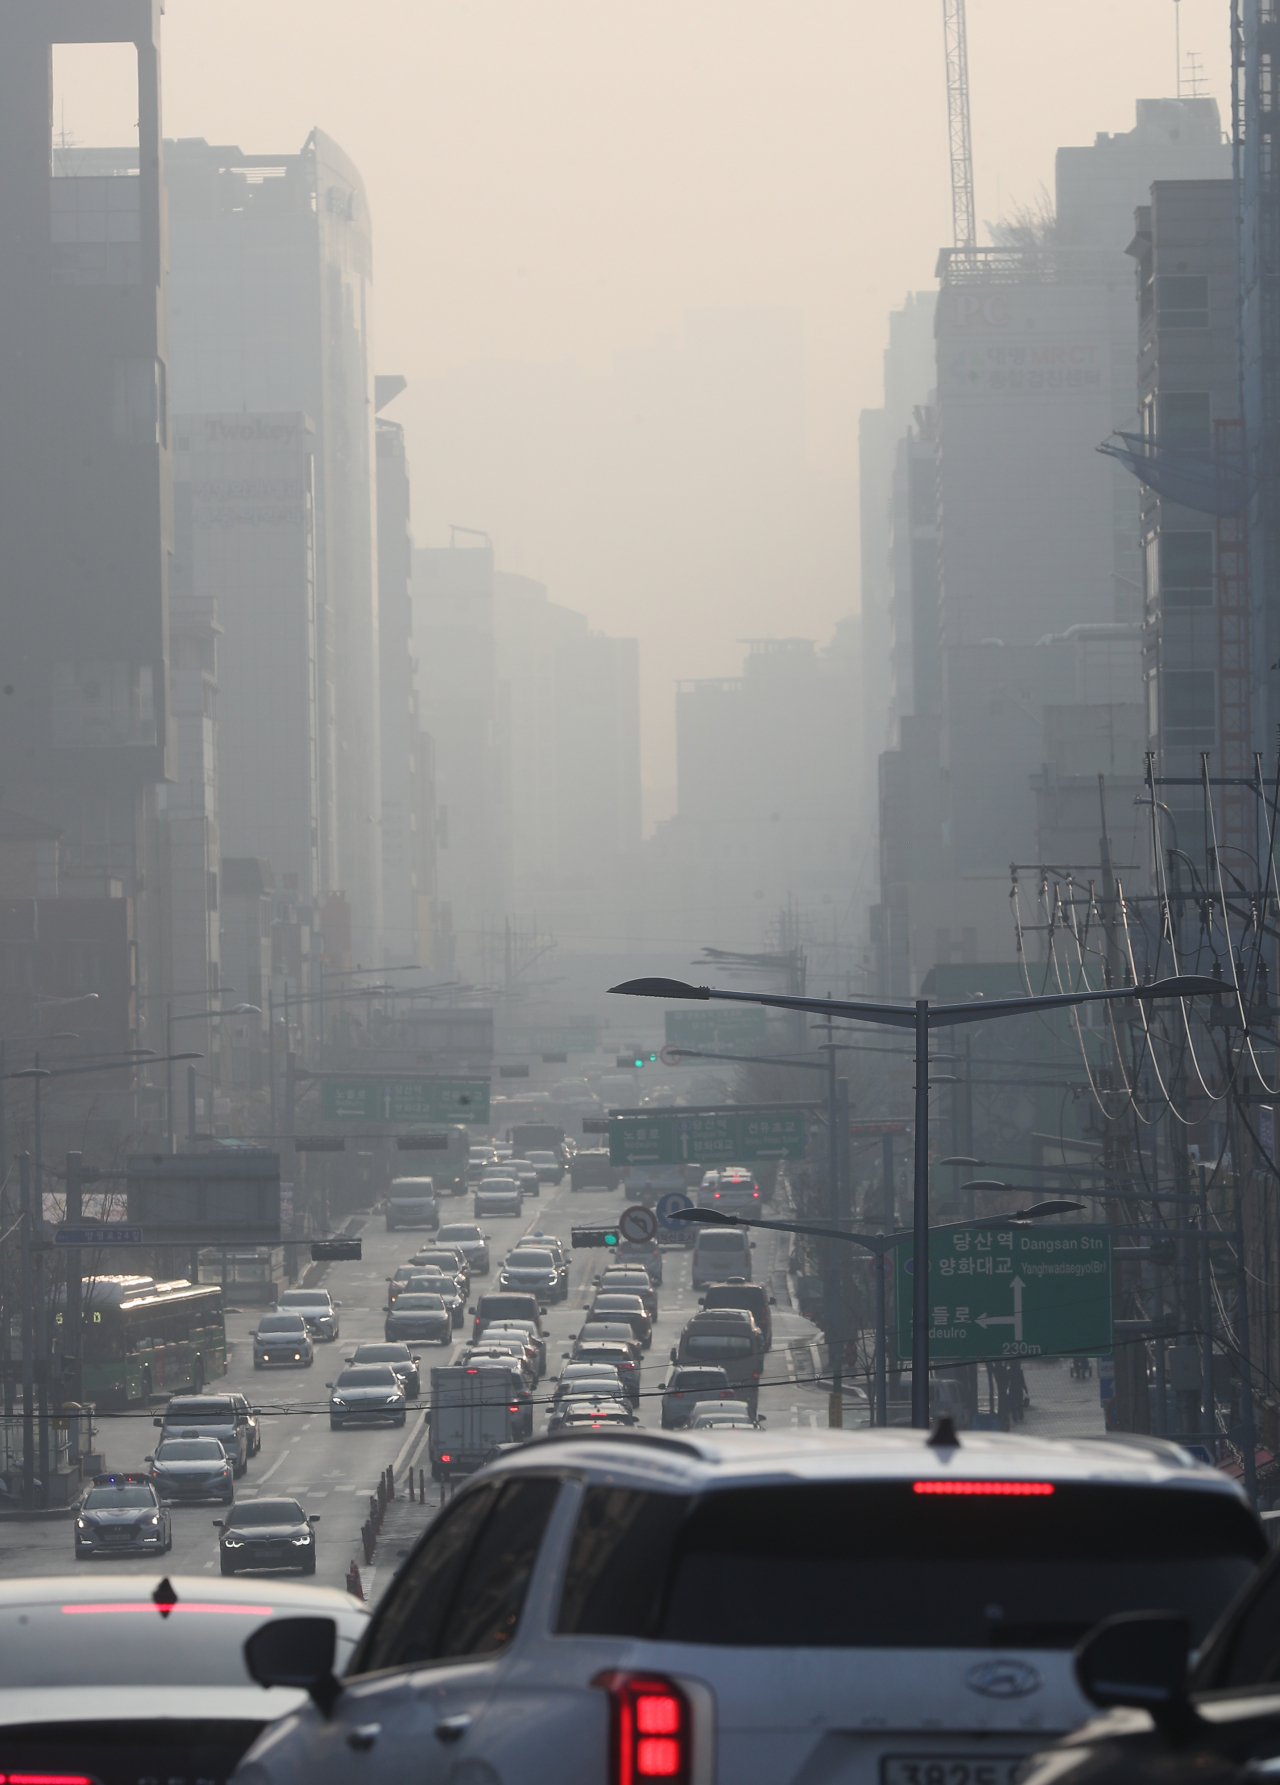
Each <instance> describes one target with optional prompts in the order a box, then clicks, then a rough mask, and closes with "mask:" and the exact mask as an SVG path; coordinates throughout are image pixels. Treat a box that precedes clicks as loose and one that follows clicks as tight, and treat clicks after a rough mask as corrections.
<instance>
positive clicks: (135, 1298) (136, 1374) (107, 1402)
mask: <svg viewBox="0 0 1280 1785" xmlns="http://www.w3.org/2000/svg"><path fill="white" fill-rule="evenodd" d="M82 1295H83V1312H82V1323H83V1326H82V1330H83V1339H82V1367H81V1395H82V1397H83V1398H84V1399H85V1400H86V1401H92V1402H94V1403H95V1404H96V1405H97V1406H99V1407H101V1408H103V1409H109V1408H121V1407H129V1406H146V1405H147V1403H148V1402H149V1401H150V1399H151V1397H152V1396H153V1395H159V1394H165V1395H171V1394H182V1393H184V1392H189V1393H194V1394H199V1392H200V1390H201V1389H202V1388H203V1387H204V1385H205V1383H206V1382H208V1381H210V1380H212V1378H214V1377H215V1376H224V1375H225V1374H226V1370H227V1334H226V1325H225V1322H224V1320H223V1315H222V1289H221V1287H220V1285H218V1284H216V1283H199V1284H197V1283H188V1282H186V1281H185V1279H179V1280H178V1281H177V1282H174V1283H157V1282H156V1281H155V1279H154V1278H152V1277H86V1278H84V1280H83V1289H82ZM61 1299H62V1306H60V1307H59V1308H58V1309H57V1310H56V1312H55V1315H54V1319H55V1321H56V1324H57V1326H58V1328H59V1330H60V1329H61V1327H62V1321H63V1312H64V1309H65V1305H66V1303H65V1296H64V1297H63V1298H61Z"/></svg>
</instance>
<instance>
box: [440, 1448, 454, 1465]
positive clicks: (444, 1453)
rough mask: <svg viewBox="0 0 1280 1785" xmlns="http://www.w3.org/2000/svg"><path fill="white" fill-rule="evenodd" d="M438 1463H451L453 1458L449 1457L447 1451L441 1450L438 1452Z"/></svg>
mask: <svg viewBox="0 0 1280 1785" xmlns="http://www.w3.org/2000/svg"><path fill="white" fill-rule="evenodd" d="M440 1461H441V1462H442V1463H451V1462H452V1461H453V1458H452V1457H451V1456H450V1455H449V1453H448V1451H447V1450H442V1451H441V1452H440Z"/></svg>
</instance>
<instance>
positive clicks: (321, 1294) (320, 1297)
mask: <svg viewBox="0 0 1280 1785" xmlns="http://www.w3.org/2000/svg"><path fill="white" fill-rule="evenodd" d="M277 1305H278V1306H279V1307H281V1308H314V1307H317V1306H319V1307H321V1308H329V1307H332V1305H333V1304H332V1303H331V1302H330V1300H329V1292H328V1290H327V1289H286V1290H285V1292H284V1294H283V1295H282V1296H281V1297H280V1300H279V1303H278V1304H277Z"/></svg>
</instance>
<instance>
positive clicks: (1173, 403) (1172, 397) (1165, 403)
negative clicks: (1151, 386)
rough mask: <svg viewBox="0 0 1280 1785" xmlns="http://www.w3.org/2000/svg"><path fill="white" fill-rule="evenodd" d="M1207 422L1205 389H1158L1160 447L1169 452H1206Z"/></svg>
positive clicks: (1207, 449) (1207, 402)
mask: <svg viewBox="0 0 1280 1785" xmlns="http://www.w3.org/2000/svg"><path fill="white" fill-rule="evenodd" d="M1209 424H1210V416H1209V393H1208V391H1207V390H1171V391H1161V392H1160V397H1159V424H1158V439H1159V441H1160V445H1161V446H1162V447H1165V448H1166V449H1167V450H1170V451H1173V452H1195V453H1207V452H1208V451H1209V445H1210V435H1209Z"/></svg>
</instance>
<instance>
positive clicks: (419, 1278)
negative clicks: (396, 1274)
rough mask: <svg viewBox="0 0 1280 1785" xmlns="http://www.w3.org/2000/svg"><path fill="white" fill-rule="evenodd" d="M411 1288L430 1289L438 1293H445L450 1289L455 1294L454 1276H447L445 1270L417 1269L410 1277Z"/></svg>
mask: <svg viewBox="0 0 1280 1785" xmlns="http://www.w3.org/2000/svg"><path fill="white" fill-rule="evenodd" d="M409 1288H410V1289H430V1290H432V1291H433V1293H434V1294H436V1295H443V1294H444V1292H445V1290H446V1289H448V1291H449V1293H450V1294H451V1295H452V1294H453V1288H454V1284H453V1278H452V1277H446V1276H445V1274H444V1272H443V1271H415V1272H414V1274H413V1276H412V1277H410V1278H409Z"/></svg>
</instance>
